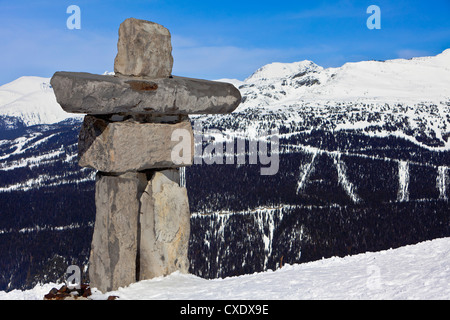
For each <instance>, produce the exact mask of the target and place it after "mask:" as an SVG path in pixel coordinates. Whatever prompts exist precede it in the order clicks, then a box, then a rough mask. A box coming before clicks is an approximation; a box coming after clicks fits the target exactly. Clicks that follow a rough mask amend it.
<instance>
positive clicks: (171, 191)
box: [139, 169, 190, 280]
mask: <svg viewBox="0 0 450 320" xmlns="http://www.w3.org/2000/svg"><path fill="white" fill-rule="evenodd" d="M189 234H190V212H189V202H188V196H187V190H186V188H184V187H180V186H179V175H178V172H177V170H176V169H171V170H163V171H156V172H155V173H154V174H153V177H152V178H151V179H150V181H149V182H148V184H147V187H146V189H145V191H144V193H143V194H142V197H141V212H140V266H139V270H140V274H139V280H144V279H150V278H153V277H158V276H164V275H168V274H170V273H172V272H175V271H180V272H183V273H187V272H188V271H189V261H188V257H187V252H188V244H189Z"/></svg>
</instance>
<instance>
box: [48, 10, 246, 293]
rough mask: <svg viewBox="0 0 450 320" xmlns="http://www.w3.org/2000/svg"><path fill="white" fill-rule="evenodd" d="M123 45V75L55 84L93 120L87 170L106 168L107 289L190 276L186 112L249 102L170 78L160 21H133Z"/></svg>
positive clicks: (62, 79) (61, 78)
mask: <svg viewBox="0 0 450 320" xmlns="http://www.w3.org/2000/svg"><path fill="white" fill-rule="evenodd" d="M117 47H118V54H117V57H116V59H115V62H114V71H115V76H108V75H93V74H89V73H79V72H56V73H55V74H54V75H53V77H52V80H51V85H52V87H53V89H54V92H55V95H56V99H57V101H58V103H59V104H60V105H61V107H62V108H63V109H64V110H65V111H67V112H71V113H83V114H86V116H85V119H84V122H83V125H82V128H81V131H80V135H79V142H78V153H79V165H80V166H83V167H90V168H94V169H96V170H98V173H97V176H96V191H95V203H96V221H95V227H94V234H93V240H92V246H91V254H90V260H89V278H90V282H91V287H96V288H98V289H99V290H101V291H103V292H105V291H111V290H116V289H118V288H119V287H124V286H127V285H129V284H131V283H133V282H135V281H137V280H143V279H150V278H153V277H156V276H162V275H167V274H170V273H172V272H174V271H180V272H184V273H187V272H188V269H189V261H188V256H187V251H188V243H189V234H190V212H189V202H188V196H187V191H186V188H184V187H180V185H179V173H178V168H179V167H180V166H189V165H191V164H192V161H193V155H194V145H193V142H194V139H193V133H192V127H191V124H190V121H189V118H188V115H189V114H209V113H229V112H232V111H233V110H234V109H235V108H236V107H237V106H238V105H239V103H240V101H241V96H240V93H239V91H238V90H237V89H236V88H235V87H234V86H233V85H231V84H227V83H221V82H214V81H206V80H200V79H190V78H182V77H174V76H172V75H171V72H172V66H173V58H172V45H171V36H170V32H169V31H168V30H167V29H166V28H164V27H163V26H161V25H159V24H156V23H153V22H149V21H144V20H137V19H134V18H130V19H127V20H125V21H124V22H123V23H122V24H121V25H120V28H119V41H118V45H117ZM177 129H182V130H184V131H183V132H188V133H189V136H190V141H189V143H190V145H189V147H188V148H187V150H188V152H187V153H188V157H184V158H183V159H185V160H184V161H183V162H182V163H180V162H179V161H173V159H172V151H173V148H174V147H175V145H177V144H178V143H179V141H172V133H173V132H174V130H177ZM184 150H186V149H184ZM189 151H190V152H189Z"/></svg>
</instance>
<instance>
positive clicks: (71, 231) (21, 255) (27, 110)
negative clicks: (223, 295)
mask: <svg viewBox="0 0 450 320" xmlns="http://www.w3.org/2000/svg"><path fill="white" fill-rule="evenodd" d="M449 61H450V51H449V50H446V51H444V52H443V53H442V54H440V55H437V56H435V57H425V58H415V59H411V60H402V59H398V60H390V61H385V62H379V61H365V62H358V63H348V64H345V65H344V66H342V67H340V68H328V69H325V68H322V67H320V66H317V65H315V64H314V63H313V62H311V61H301V62H295V63H287V64H286V63H283V64H282V63H272V64H269V65H266V66H263V67H262V68H260V69H259V70H257V71H256V72H255V73H254V74H253V75H251V76H250V77H249V78H247V79H245V80H244V81H240V80H233V79H222V81H227V82H231V83H233V84H234V85H235V86H236V87H238V88H239V89H240V91H241V93H242V97H243V101H242V104H241V105H240V106H239V108H238V109H237V110H236V111H235V112H233V113H232V114H227V115H201V116H193V117H192V121H193V122H194V121H199V122H200V123H201V129H202V132H196V133H199V134H202V133H203V134H204V133H205V131H206V130H208V129H210V128H213V129H218V131H219V132H221V133H222V134H223V137H217V136H215V137H214V140H215V141H216V142H217V141H220V142H223V141H228V139H230V138H231V139H233V138H234V137H243V138H245V139H261V136H265V135H266V134H267V133H268V131H269V130H273V129H277V130H278V132H279V134H278V137H279V152H278V154H279V157H280V161H279V171H278V172H277V173H276V174H275V175H273V176H261V175H260V167H263V166H262V165H254V164H250V163H249V161H246V163H245V164H236V165H231V164H223V165H220V164H209V165H207V164H201V165H193V166H191V167H189V168H186V171H185V177H186V179H185V180H186V186H187V189H188V195H189V200H190V210H191V213H192V217H191V231H192V232H191V235H192V237H191V241H190V247H189V254H190V262H191V272H192V273H193V274H194V275H196V276H200V277H202V278H220V277H227V276H230V275H242V274H246V273H253V272H256V271H257V272H261V271H265V270H268V269H275V268H277V266H279V265H280V264H283V263H284V264H286V263H288V264H295V263H304V262H309V261H315V260H319V259H321V258H322V257H331V256H344V255H348V254H356V253H362V252H367V251H379V250H384V249H388V248H390V247H399V246H404V245H407V244H412V243H417V242H419V241H424V240H430V239H436V238H439V237H448V236H450V222H449V215H448V212H449V210H450V202H449V199H450V110H449V108H450V99H449V97H450V93H449V86H448V84H449V83H450V78H449V74H450V71H449ZM46 101H47V102H46ZM0 102H1V104H0V105H1V107H0V172H1V180H0V215H1V216H2V219H1V220H0V238H1V239H0V261H2V264H1V265H0V290H2V289H4V290H11V289H14V288H29V287H30V286H33V285H35V284H36V283H37V282H38V281H41V282H42V281H43V280H42V279H45V281H50V280H51V281H54V280H55V279H58V277H60V276H62V275H63V273H64V270H65V268H64V266H66V264H67V261H72V263H76V264H81V265H83V267H84V268H86V263H87V262H86V261H87V260H88V259H87V257H88V254H89V250H90V247H89V246H90V237H91V233H92V225H93V220H94V214H95V207H94V198H93V195H94V175H95V172H94V171H93V170H89V169H86V168H84V169H83V168H79V167H78V165H77V136H78V131H79V128H80V125H81V117H80V116H79V117H78V118H77V119H66V118H67V117H71V116H72V115H69V114H66V113H65V112H64V111H62V109H61V108H60V107H59V105H57V103H56V101H55V100H54V96H53V93H52V89H51V88H50V86H49V85H48V79H43V78H36V77H23V78H20V79H18V80H16V81H14V82H12V83H10V84H8V85H5V86H2V87H1V90H0ZM61 119H66V120H65V121H62V122H57V121H59V120H61ZM194 129H195V127H194ZM205 140H207V139H205ZM208 141H209V140H208ZM208 141H204V143H208ZM245 153H246V154H245V157H246V159H247V157H249V153H250V150H249V148H247V149H246V151H245ZM224 163H225V161H224ZM61 231H64V232H61ZM49 239H50V240H49ZM80 239H81V240H80ZM9 243H15V246H10V245H9ZM42 243H45V245H42ZM68 246H69V247H70V250H69V249H68ZM44 247H45V250H42V248H44ZM66 267H67V266H66ZM2 268H3V269H2ZM84 268H83V269H84ZM43 270H45V271H43ZM52 279H53V280H52Z"/></svg>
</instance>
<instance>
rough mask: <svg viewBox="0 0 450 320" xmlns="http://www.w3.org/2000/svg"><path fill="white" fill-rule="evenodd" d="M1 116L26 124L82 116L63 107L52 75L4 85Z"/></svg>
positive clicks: (46, 122) (0, 91) (45, 122)
mask: <svg viewBox="0 0 450 320" xmlns="http://www.w3.org/2000/svg"><path fill="white" fill-rule="evenodd" d="M0 116H6V117H11V118H14V119H18V120H20V121H21V122H22V123H23V124H24V125H26V126H32V125H36V124H52V123H57V122H60V121H63V120H65V119H67V118H71V117H76V118H79V117H80V116H79V115H75V114H69V113H67V112H65V111H64V110H63V109H61V107H60V105H59V104H58V103H57V102H56V98H55V95H54V93H53V89H52V87H51V85H50V79H49V78H42V77H31V76H24V77H20V78H19V79H17V80H14V81H12V82H10V83H7V84H5V85H3V86H0Z"/></svg>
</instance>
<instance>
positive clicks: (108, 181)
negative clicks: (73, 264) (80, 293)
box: [89, 173, 147, 292]
mask: <svg viewBox="0 0 450 320" xmlns="http://www.w3.org/2000/svg"><path fill="white" fill-rule="evenodd" d="M146 184H147V179H146V175H145V174H144V173H126V174H124V175H120V176H107V175H103V174H100V173H98V174H97V177H96V189H95V206H96V211H97V212H96V217H95V227H94V234H93V238H92V245H91V254H90V259H89V279H90V283H91V287H93V288H94V287H96V288H98V289H99V290H100V291H102V292H106V291H111V290H117V289H118V288H119V287H125V286H128V285H129V284H131V283H133V282H136V256H137V242H138V219H139V217H138V215H139V214H138V213H139V207H140V203H139V197H140V196H141V194H142V192H143V190H144V188H145V186H146Z"/></svg>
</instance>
